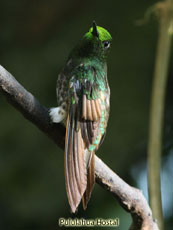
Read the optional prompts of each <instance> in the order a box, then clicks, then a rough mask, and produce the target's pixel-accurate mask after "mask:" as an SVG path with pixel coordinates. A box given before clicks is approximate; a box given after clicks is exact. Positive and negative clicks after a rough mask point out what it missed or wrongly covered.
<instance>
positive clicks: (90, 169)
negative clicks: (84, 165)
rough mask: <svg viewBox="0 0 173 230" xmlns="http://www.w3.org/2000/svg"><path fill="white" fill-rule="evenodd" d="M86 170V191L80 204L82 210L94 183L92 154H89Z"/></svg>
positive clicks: (85, 205) (85, 206)
mask: <svg viewBox="0 0 173 230" xmlns="http://www.w3.org/2000/svg"><path fill="white" fill-rule="evenodd" d="M88 165H89V166H88V169H87V187H86V191H85V193H84V195H83V197H82V204H83V209H84V210H85V209H86V208H87V204H88V201H89V199H90V197H91V193H92V190H93V186H94V183H95V162H94V152H93V153H90V160H89V162H88Z"/></svg>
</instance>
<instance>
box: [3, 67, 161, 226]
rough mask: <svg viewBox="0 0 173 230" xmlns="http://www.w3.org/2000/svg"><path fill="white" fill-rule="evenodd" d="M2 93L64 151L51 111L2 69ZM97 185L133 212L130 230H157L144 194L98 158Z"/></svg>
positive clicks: (61, 132) (62, 134) (96, 167)
mask: <svg viewBox="0 0 173 230" xmlns="http://www.w3.org/2000/svg"><path fill="white" fill-rule="evenodd" d="M0 92H2V94H3V95H4V96H5V97H6V98H7V100H8V102H9V103H10V104H12V105H13V106H14V107H15V108H16V109H17V110H19V111H20V113H22V114H23V116H24V117H25V118H26V119H28V120H29V121H30V122H32V123H33V124H34V125H36V126H37V127H38V128H39V129H40V130H41V131H42V132H44V133H45V134H46V135H47V136H49V138H51V139H52V140H53V141H54V142H55V143H56V144H57V145H58V146H59V147H60V148H64V135H65V128H64V127H63V126H62V125H61V124H53V123H51V122H50V119H49V113H48V109H47V108H45V107H44V106H42V105H41V104H40V103H39V102H38V101H37V100H36V99H35V98H34V96H33V95H32V94H31V93H29V92H28V91H27V90H26V89H24V87H23V86H22V85H20V84H19V83H18V82H17V81H16V80H15V78H14V77H13V76H12V75H11V74H10V73H9V72H8V71H7V70H5V69H4V68H3V67H2V66H1V65H0ZM95 174H96V181H97V183H98V184H100V185H101V186H102V187H103V188H105V189H106V190H107V191H109V192H110V193H111V194H112V195H113V196H114V197H115V198H116V199H117V200H118V202H119V203H120V205H121V206H122V207H123V208H124V209H125V210H126V211H127V212H130V214H131V216H132V219H133V223H132V226H131V228H130V229H131V230H158V227H157V224H156V223H155V221H154V220H153V218H152V212H151V209H150V207H149V205H148V203H147V201H146V199H145V198H144V196H143V194H142V192H141V191H140V190H138V189H136V188H133V187H131V186H130V185H128V184H127V183H126V182H124V181H123V180H122V179H121V178H120V177H119V176H117V175H116V174H115V173H114V172H113V171H112V170H111V169H110V168H109V167H108V166H107V165H106V164H104V163H103V162H102V161H101V160H100V159H99V158H98V157H97V156H95Z"/></svg>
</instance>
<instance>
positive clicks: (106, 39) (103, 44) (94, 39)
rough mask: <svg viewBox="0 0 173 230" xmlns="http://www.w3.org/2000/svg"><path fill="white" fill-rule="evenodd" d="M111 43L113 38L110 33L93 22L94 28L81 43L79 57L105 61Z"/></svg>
mask: <svg viewBox="0 0 173 230" xmlns="http://www.w3.org/2000/svg"><path fill="white" fill-rule="evenodd" d="M111 41H112V36H111V35H110V33H109V32H108V31H107V30H106V29H104V28H103V27H100V26H97V25H96V23H95V22H93V26H92V27H91V28H90V29H89V31H88V32H87V33H86V34H85V35H84V36H83V38H82V40H81V42H80V43H79V46H78V52H79V55H80V56H82V57H97V58H99V59H102V60H105V59H106V57H107V54H108V52H109V49H110V45H111Z"/></svg>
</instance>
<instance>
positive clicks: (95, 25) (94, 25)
mask: <svg viewBox="0 0 173 230" xmlns="http://www.w3.org/2000/svg"><path fill="white" fill-rule="evenodd" d="M92 34H93V35H94V36H96V37H99V33H98V31H97V24H96V22H95V21H93V31H92Z"/></svg>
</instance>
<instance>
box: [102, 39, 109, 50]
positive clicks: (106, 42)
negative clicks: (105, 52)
mask: <svg viewBox="0 0 173 230" xmlns="http://www.w3.org/2000/svg"><path fill="white" fill-rule="evenodd" d="M103 45H104V48H105V49H107V48H109V46H110V42H108V41H105V42H104V43H103Z"/></svg>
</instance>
